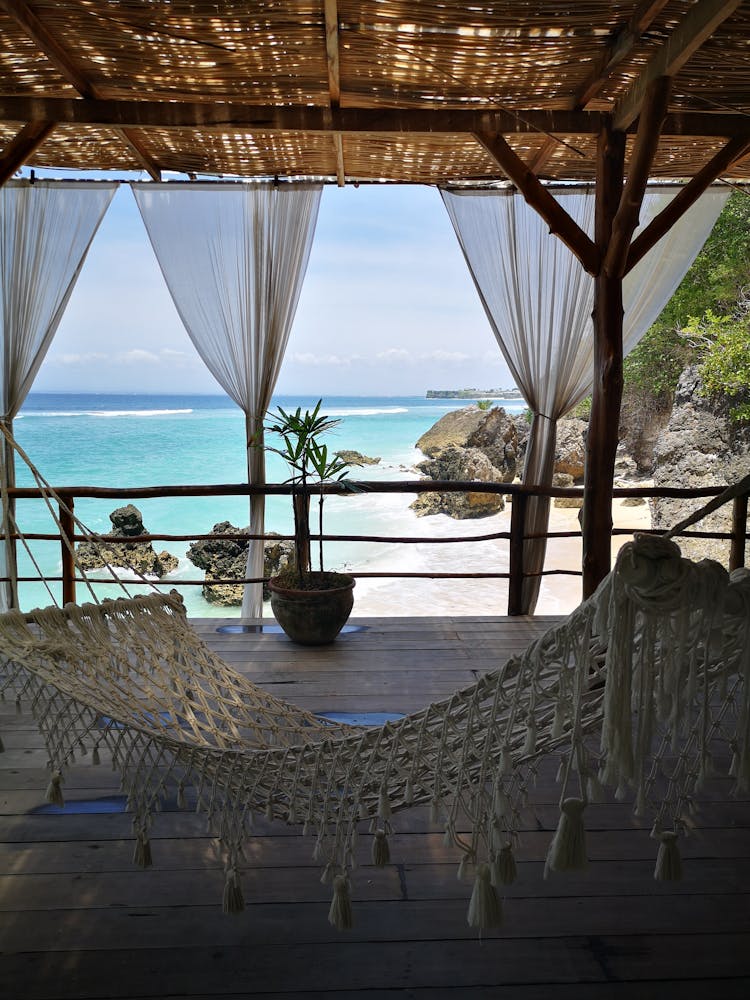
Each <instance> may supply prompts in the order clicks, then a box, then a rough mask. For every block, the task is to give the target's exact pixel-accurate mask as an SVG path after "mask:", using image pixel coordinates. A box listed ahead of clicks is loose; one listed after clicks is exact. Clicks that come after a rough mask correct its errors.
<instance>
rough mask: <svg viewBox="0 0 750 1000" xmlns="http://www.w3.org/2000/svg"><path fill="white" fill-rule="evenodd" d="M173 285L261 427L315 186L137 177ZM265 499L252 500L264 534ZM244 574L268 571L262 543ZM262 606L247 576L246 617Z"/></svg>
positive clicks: (258, 474) (221, 371) (219, 375)
mask: <svg viewBox="0 0 750 1000" xmlns="http://www.w3.org/2000/svg"><path fill="white" fill-rule="evenodd" d="M132 188H133V193H134V195H135V199H136V202H137V203H138V208H139V209H140V212H141V216H142V217H143V221H144V223H145V226H146V229H147V231H148V235H149V238H150V239H151V244H152V246H153V248H154V252H155V253H156V257H157V260H158V261H159V266H160V267H161V270H162V273H163V274H164V278H165V280H166V282H167V286H168V287H169V290H170V292H171V294H172V298H173V299H174V302H175V305H176V307H177V311H178V312H179V314H180V316H181V318H182V321H183V323H184V324H185V328H186V329H187V332H188V334H189V336H190V339H191V340H192V341H193V344H194V345H195V347H196V350H197V351H198V353H199V354H200V356H201V357H202V358H203V360H204V362H205V363H206V365H207V366H208V368H209V370H210V371H211V373H212V374H213V376H214V377H215V378H216V380H217V382H218V383H219V385H221V387H222V388H223V389H224V391H225V392H226V393H227V394H228V395H229V396H230V397H231V398H232V399H233V400H234V401H235V403H237V405H238V406H239V407H240V408H241V409H242V410H243V412H244V414H245V420H246V431H247V440H248V442H249V441H250V439H251V437H253V436H254V435H256V434H262V430H263V418H264V416H265V413H266V410H267V409H268V407H269V405H270V403H271V395H272V393H273V390H274V386H275V385H276V379H277V378H278V374H279V370H280V368H281V362H282V360H283V357H284V351H285V349H286V345H287V341H288V339H289V333H290V331H291V328H292V321H293V320H294V314H295V311H296V309H297V302H298V300H299V295H300V292H301V290H302V282H303V280H304V276H305V270H306V268H307V261H308V258H309V256H310V248H311V246H312V240H313V234H314V232H315V223H316V221H317V215H318V207H319V204H320V195H321V191H322V186H321V185H319V184H286V183H285V184H279V185H273V184H252V185H250V184H190V185H185V186H180V185H176V184H154V183H151V182H145V183H137V184H133V185H132ZM247 466H248V477H249V482H250V483H259V484H262V483H264V482H265V478H266V477H265V456H264V453H263V451H262V450H261V449H260V448H255V447H250V446H249V445H248V450H247ZM264 524H265V498H264V497H262V496H259V497H253V498H252V500H251V503H250V531H251V533H252V534H262V533H263V530H264ZM247 575H248V577H255V578H258V577H261V576H263V543H262V542H251V544H250V549H249V552H248V561H247ZM261 612H262V586H261V584H248V585H247V586H246V587H245V594H244V599H243V602H242V614H243V616H245V617H258V616H259V615H260V614H261Z"/></svg>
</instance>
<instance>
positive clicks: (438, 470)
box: [411, 445, 507, 518]
mask: <svg viewBox="0 0 750 1000" xmlns="http://www.w3.org/2000/svg"><path fill="white" fill-rule="evenodd" d="M417 468H418V469H419V470H420V472H423V473H424V474H425V475H427V476H429V478H430V479H450V480H454V481H460V480H469V479H472V480H478V481H479V482H483V483H503V482H507V480H505V479H503V476H502V474H501V473H500V472H499V471H498V469H496V468H495V466H494V465H493V464H492V462H490V460H489V459H488V458H487V456H486V455H485V454H484V452H482V451H480V449H479V448H459V447H457V446H456V445H451V446H450V447H448V448H445V449H444V450H443V451H442V452H440V454H439V455H438V456H437V458H431V459H427V460H426V461H424V462H420V463H419V465H418V466H417ZM504 507H505V500H504V499H503V495H502V494H501V493H443V492H435V493H432V492H430V493H420V495H419V496H418V497H417V499H416V500H415V501H414V502H413V503H412V504H411V509H412V510H413V511H414V512H415V513H416V514H418V515H419V516H423V515H425V514H448V515H450V517H455V518H468V517H486V516H487V515H488V514H495V513H497V511H499V510H503V509H504Z"/></svg>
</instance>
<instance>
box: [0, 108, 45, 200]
mask: <svg viewBox="0 0 750 1000" xmlns="http://www.w3.org/2000/svg"><path fill="white" fill-rule="evenodd" d="M54 127H55V126H54V124H53V123H52V122H28V124H26V125H24V127H23V128H22V129H21V131H20V132H19V133H18V135H16V136H15V137H14V138H13V139H11V141H10V142H9V143H8V145H7V146H6V147H5V149H4V150H3V154H2V156H0V186H1V185H3V184H5V182H6V181H7V180H9V179H10V178H11V177H12V176H13V174H14V173H15V172H16V170H18V169H19V168H20V167H22V166H23V165H24V163H25V162H26V161H27V160H28V158H29V157H30V156H31V155H32V153H33V152H34V151H35V150H36V149H37V148H38V147H39V146H41V144H42V143H43V142H44V140H45V139H46V138H47V136H48V135H49V134H50V132H52V131H53V129H54Z"/></svg>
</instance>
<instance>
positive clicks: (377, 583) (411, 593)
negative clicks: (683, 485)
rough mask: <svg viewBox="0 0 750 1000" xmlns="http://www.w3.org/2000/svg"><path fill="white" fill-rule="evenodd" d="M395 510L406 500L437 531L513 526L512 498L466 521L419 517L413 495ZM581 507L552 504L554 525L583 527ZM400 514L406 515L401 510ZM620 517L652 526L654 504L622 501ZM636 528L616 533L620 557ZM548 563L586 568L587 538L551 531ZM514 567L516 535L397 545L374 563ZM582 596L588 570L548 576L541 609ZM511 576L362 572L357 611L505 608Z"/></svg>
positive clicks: (401, 568)
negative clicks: (373, 575) (511, 547)
mask: <svg viewBox="0 0 750 1000" xmlns="http://www.w3.org/2000/svg"><path fill="white" fill-rule="evenodd" d="M389 499H390V500H391V501H392V502H394V504H393V505H394V511H393V513H394V515H395V516H396V517H398V510H397V508H398V505H399V504H400V505H401V506H402V507H403V508H404V510H403V512H402V516H403V519H404V520H407V519H408V518H409V517H410V516H411V518H412V524H413V527H412V531H413V533H414V534H415V535H417V534H419V535H425V536H429V535H435V536H440V537H448V538H457V537H461V536H465V535H475V534H476V535H480V534H491V533H493V532H498V531H508V530H509V527H510V506H507V507H506V509H505V510H504V511H502V512H501V513H498V514H495V515H493V516H491V517H485V518H481V519H479V520H476V521H471V520H463V521H458V520H454V519H453V518H450V517H448V516H447V515H444V514H438V515H434V516H430V517H422V518H419V519H418V520H416V519H414V518H413V515H412V514H411V512H410V511H409V510H408V503H409V498H405V497H402V496H394V497H391V498H389ZM577 515H578V511H577V510H575V509H571V508H559V507H554V506H553V507H552V510H551V514H550V531H576V530H578V528H579V524H578V516H577ZM399 519H400V518H399ZM613 520H614V525H615V527H617V528H628V529H632V530H633V531H639V530H641V529H643V528H649V527H650V526H651V520H650V515H649V508H648V505H647V504H642V505H640V506H637V507H630V506H623V503H622V501H621V500H617V501H615V504H614V509H613ZM630 538H632V535H617V536H615V537H613V539H612V554H613V559H614V557H615V555H616V554H617V551H618V550H619V548H620V547H621V546H622V545H623V544H624V543H625V542H626V541H628V540H630ZM545 565H546V568H547V569H566V570H580V568H581V540H580V538H560V539H551V540H550V541H549V543H548V545H547V556H546V564H545ZM458 569H466V570H467V571H469V572H472V571H473V572H489V571H497V572H507V571H508V542H507V541H506V540H505V539H499V540H496V541H485V542H467V543H455V544H444V545H432V544H423V543H422V544H416V545H392V546H389V547H388V550H387V551H386V552H385V553H383V555H381V556H379V557H378V558H377V559H374V560H372V561H371V562H370V563H369V564H368V565H367V570H369V571H375V570H383V571H386V572H417V571H419V572H436V573H440V572H456V571H457V570H458ZM580 599H581V582H580V578H577V577H571V576H551V577H545V579H544V580H543V581H542V586H541V590H540V594H539V601H538V604H537V608H536V614H538V615H563V614H568V613H569V612H570V611H572V610H573V609H574V608H575V607H576V606H577V605H578V604H579V603H580ZM507 604H508V581H507V580H425V579H404V578H402V579H392V578H388V579H368V578H365V579H360V580H358V582H357V587H356V591H355V604H354V611H353V615H354V616H363V617H364V616H370V615H391V616H399V615H401V616H409V615H504V614H507Z"/></svg>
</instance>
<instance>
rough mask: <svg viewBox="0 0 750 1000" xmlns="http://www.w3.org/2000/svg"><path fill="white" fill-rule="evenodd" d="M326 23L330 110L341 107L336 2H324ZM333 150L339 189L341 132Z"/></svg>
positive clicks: (342, 172) (341, 179)
mask: <svg viewBox="0 0 750 1000" xmlns="http://www.w3.org/2000/svg"><path fill="white" fill-rule="evenodd" d="M323 8H324V13H325V22H326V62H327V63H328V94H329V98H330V102H331V110H332V111H337V110H338V109H339V107H340V106H341V70H340V67H339V11H338V3H337V0H324V4H323ZM333 150H334V154H335V156H336V180H337V182H338V185H339V187H343V186H344V184H345V183H346V171H345V169H344V142H343V139H342V138H341V132H338V131H336V132H334V134H333Z"/></svg>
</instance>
